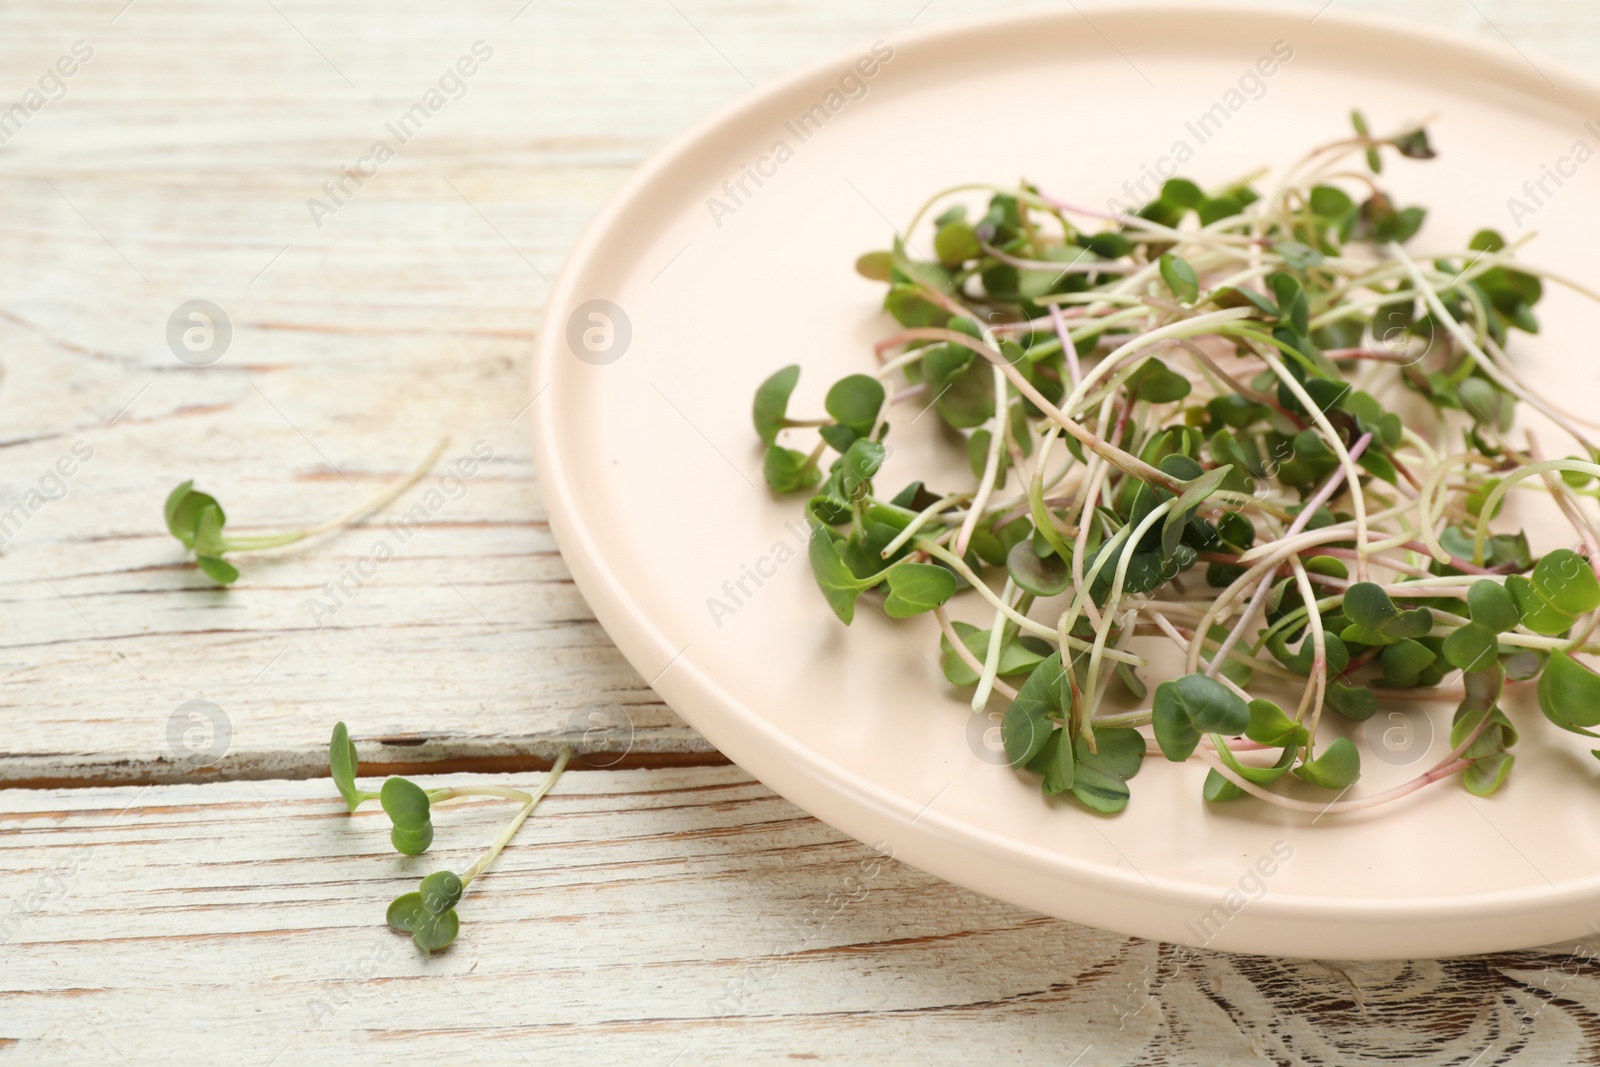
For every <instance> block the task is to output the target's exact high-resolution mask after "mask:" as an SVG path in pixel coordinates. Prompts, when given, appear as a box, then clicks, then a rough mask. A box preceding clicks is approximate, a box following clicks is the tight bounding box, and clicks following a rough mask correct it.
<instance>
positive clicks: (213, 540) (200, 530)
mask: <svg viewBox="0 0 1600 1067" xmlns="http://www.w3.org/2000/svg"><path fill="white" fill-rule="evenodd" d="M449 443H450V440H449V438H445V439H444V440H442V441H440V442H439V443H438V444H437V445H436V446H434V449H433V451H432V452H430V453H429V454H428V458H427V459H425V460H423V462H422V464H421V465H420V466H418V467H417V469H416V470H414V471H412V472H411V473H410V474H408V475H407V476H406V477H405V478H403V479H401V480H400V481H398V482H396V483H395V484H394V485H391V486H389V487H388V488H386V489H384V490H383V492H381V493H379V494H378V495H377V496H375V497H373V498H372V499H371V500H368V501H366V502H364V503H361V504H358V505H356V506H355V507H354V508H351V509H350V510H349V511H347V512H345V513H344V514H343V515H340V516H338V517H337V518H333V519H329V520H328V521H327V522H324V523H319V524H318V525H316V526H309V527H306V528H305V529H303V530H287V531H284V532H282V533H272V534H258V535H255V536H248V535H247V536H244V537H227V536H224V535H223V532H222V528H223V527H224V526H225V525H226V524H227V522H228V517H227V515H226V514H225V513H224V512H223V510H222V505H221V504H219V503H217V498H216V497H214V496H212V495H211V494H209V493H202V492H201V491H200V490H198V489H196V488H195V487H194V481H193V480H192V479H191V480H190V481H187V482H183V483H181V484H179V485H178V486H177V487H176V488H175V489H173V490H172V492H171V493H168V494H167V502H166V506H165V508H164V511H165V514H166V520H167V529H168V531H170V532H171V534H172V536H173V537H176V538H177V539H178V540H179V541H181V542H182V543H183V547H184V548H187V549H190V550H192V551H193V552H194V559H195V562H196V563H197V564H199V566H200V569H201V570H202V571H204V572H205V575H206V577H208V578H210V579H211V580H212V581H214V582H216V583H217V584H218V585H232V584H233V583H234V582H235V581H236V580H238V577H239V569H238V568H237V567H235V566H234V565H233V564H232V563H229V562H228V561H227V560H225V559H223V558H222V557H223V556H225V555H227V554H228V553H230V552H259V551H262V550H264V549H269V548H282V547H284V546H285V545H292V544H294V543H295V542H296V541H304V540H305V539H306V538H308V537H316V536H317V535H318V534H325V533H329V532H330V531H333V530H337V529H339V528H340V527H343V526H348V525H350V524H351V523H354V522H359V521H360V520H361V519H363V518H365V517H366V516H368V515H370V514H372V513H373V512H375V511H378V510H380V509H382V508H384V507H387V506H388V505H389V503H390V502H391V501H393V500H394V499H395V498H396V497H398V496H399V495H400V494H401V493H403V492H405V491H406V490H407V489H409V488H411V487H412V486H413V485H415V484H416V483H417V482H418V481H419V480H421V478H422V476H423V475H424V474H427V473H428V471H429V470H430V469H431V468H432V467H433V465H434V464H435V463H436V462H438V459H439V457H440V456H442V455H443V454H444V450H445V446H447V445H448V444H449Z"/></svg>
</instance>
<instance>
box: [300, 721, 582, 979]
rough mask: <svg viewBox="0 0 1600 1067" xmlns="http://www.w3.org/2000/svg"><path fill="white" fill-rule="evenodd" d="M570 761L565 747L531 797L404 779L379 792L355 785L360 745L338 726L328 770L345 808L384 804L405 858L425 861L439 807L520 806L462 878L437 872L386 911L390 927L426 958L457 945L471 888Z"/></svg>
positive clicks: (387, 784) (389, 781) (487, 788)
mask: <svg viewBox="0 0 1600 1067" xmlns="http://www.w3.org/2000/svg"><path fill="white" fill-rule="evenodd" d="M571 758H572V750H571V749H569V748H567V747H566V746H565V745H563V746H561V751H560V754H559V755H558V756H557V757H556V761H555V764H554V765H553V766H552V767H551V768H550V773H549V774H547V775H545V778H544V781H543V782H542V783H540V785H539V788H538V789H536V790H535V791H534V792H532V793H526V792H523V791H522V790H520V789H510V788H507V787H506V786H498V785H461V786H445V787H442V788H439V789H424V788H422V787H421V786H419V785H417V784H416V783H415V782H412V781H411V780H409V779H406V778H399V777H390V778H386V779H384V782H383V786H382V788H380V789H379V791H378V792H376V793H374V792H370V791H367V790H363V789H360V788H358V787H357V786H356V774H357V772H358V770H359V764H358V761H357V758H356V747H355V743H354V742H353V741H351V740H350V732H349V730H348V729H346V727H345V724H344V723H342V722H339V723H335V724H334V727H333V736H332V738H331V739H330V740H329V742H328V771H329V773H330V774H331V775H332V777H333V784H334V786H335V787H336V788H337V789H338V790H339V795H340V796H341V797H343V798H344V802H345V807H346V809H347V810H348V811H350V812H354V811H355V810H356V809H357V808H358V807H360V806H361V805H362V804H363V803H365V802H366V801H369V800H377V801H379V802H380V803H381V804H382V806H383V810H384V812H385V813H386V814H387V815H388V816H389V821H390V829H389V840H390V843H391V844H392V845H393V846H394V849H395V851H396V852H399V853H401V854H402V855H406V856H420V855H421V854H422V853H424V852H426V851H427V850H428V847H429V846H430V845H431V844H432V843H433V806H434V805H435V804H438V803H441V802H443V801H446V800H452V799H455V798H456V797H498V798H501V799H504V800H514V801H517V802H518V808H517V812H516V814H515V815H514V816H512V818H511V821H510V822H509V823H507V825H506V827H505V829H504V830H503V831H502V832H501V834H500V836H499V837H498V838H496V839H495V841H494V843H493V844H491V845H490V846H489V847H488V849H486V850H485V851H484V853H483V854H482V855H481V856H479V857H478V859H477V860H476V861H475V862H474V863H473V864H472V866H470V867H468V868H467V869H466V870H465V871H463V872H462V873H460V874H456V873H455V872H453V871H449V870H439V871H434V872H433V873H431V874H429V875H426V876H425V877H424V878H423V879H422V884H421V885H420V886H419V887H418V889H417V891H416V892H413V893H402V894H401V895H400V896H398V897H396V898H395V899H394V900H393V901H392V902H391V903H390V904H389V909H388V912H387V919H388V922H389V925H390V926H392V927H394V928H395V929H396V930H399V931H401V932H402V933H408V934H410V935H411V940H412V941H413V942H414V943H415V944H416V946H417V947H418V948H419V949H421V950H422V951H423V952H424V953H431V952H434V951H436V950H438V949H441V948H444V947H446V946H447V945H449V944H450V943H451V942H452V941H454V940H455V939H456V934H457V933H458V932H459V931H460V929H461V920H460V917H459V916H458V915H457V914H456V910H455V908H456V904H457V903H458V902H459V901H460V900H461V895H462V893H463V892H465V891H466V888H467V886H469V885H471V884H472V881H473V879H475V878H477V877H478V876H479V875H480V874H482V873H483V872H484V871H485V870H486V869H488V867H489V864H491V863H493V862H494V860H495V857H496V856H498V855H500V852H501V850H502V849H504V848H505V847H506V845H507V844H509V843H510V841H511V839H512V838H513V837H514V836H516V833H517V831H518V830H519V829H521V827H522V824H523V823H524V822H526V821H527V819H528V816H529V815H531V814H533V809H534V808H536V807H538V806H539V801H541V800H543V799H544V795H545V794H546V793H548V792H549V791H550V788H551V787H552V786H554V785H555V784H556V782H557V781H558V780H559V779H560V778H561V772H562V771H564V770H565V769H566V767H567V762H568V760H570V759H571Z"/></svg>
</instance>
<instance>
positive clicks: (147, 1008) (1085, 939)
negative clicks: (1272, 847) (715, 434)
mask: <svg viewBox="0 0 1600 1067" xmlns="http://www.w3.org/2000/svg"><path fill="white" fill-rule="evenodd" d="M536 780H537V776H527V777H520V778H513V779H503V780H502V781H503V782H505V783H506V784H516V785H523V784H530V783H532V782H534V781H536ZM421 781H422V782H423V784H425V785H428V786H430V787H431V786H433V785H439V784H460V783H461V782H462V781H464V779H462V778H459V777H449V778H437V779H422V780H421ZM452 805H459V807H456V808H455V810H450V809H449V808H444V807H442V808H441V809H440V810H439V811H438V812H437V813H436V818H435V825H436V827H437V831H438V836H437V838H436V841H435V848H434V850H433V851H431V852H430V853H429V854H427V855H426V856H424V857H421V858H420V859H407V858H404V857H401V856H399V855H398V854H396V853H394V852H393V851H391V850H389V847H388V841H387V827H388V822H387V820H386V818H385V817H384V816H383V814H382V813H381V812H380V811H377V810H376V808H375V806H370V805H369V807H368V808H367V809H363V810H362V811H361V812H359V813H358V814H356V815H355V816H353V817H351V816H347V815H346V814H345V813H344V808H343V805H342V803H341V802H340V801H339V799H338V798H337V796H335V795H334V793H333V790H332V788H331V786H330V785H329V783H327V782H326V781H322V782H281V781H270V782H228V783H213V784H206V785H189V786H160V787H148V788H133V787H115V788H87V789H72V790H61V791H27V790H6V791H3V792H0V901H3V902H4V904H3V905H0V908H3V910H0V943H3V944H4V958H5V960H6V965H5V967H4V968H0V1047H5V1043H6V1042H11V1043H13V1044H12V1045H11V1051H13V1052H14V1054H15V1056H16V1057H17V1058H18V1062H27V1063H68V1062H70V1063H83V1062H111V1063H118V1062H129V1063H144V1062H158V1061H159V1062H162V1063H169V1064H188V1063H196V1064H215V1063H234V1062H237V1063H244V1064H268V1063H274V1062H275V1063H280V1064H286V1063H304V1062H310V1061H312V1060H313V1059H317V1060H320V1061H326V1062H339V1063H351V1064H363V1063H372V1064H388V1063H394V1062H397V1061H399V1060H401V1059H404V1060H405V1061H406V1062H417V1061H422V1060H424V1059H425V1058H427V1057H437V1058H439V1059H440V1060H442V1061H444V1062H451V1063H461V1064H477V1063H483V1064H504V1063H516V1062H519V1061H521V1060H523V1059H526V1060H527V1061H529V1062H541V1060H540V1058H541V1057H543V1056H545V1055H547V1054H549V1053H554V1052H561V1051H572V1052H574V1053H578V1054H581V1055H582V1056H583V1058H584V1059H585V1061H586V1062H594V1063H623V1062H654V1063H663V1064H664V1063H668V1062H678V1063H699V1062H734V1061H737V1062H770V1061H773V1060H777V1059H782V1058H786V1057H787V1058H799V1059H808V1060H809V1059H816V1060H819V1061H821V1062H828V1063H841V1064H859V1063H927V1064H947V1063H948V1064H956V1063H972V1062H990V1061H991V1060H993V1059H1004V1060H1011V1059H1013V1058H1015V1059H1017V1060H1018V1061H1019V1062H1039V1061H1043V1060H1046V1059H1048V1061H1049V1062H1059V1063H1062V1064H1067V1063H1077V1064H1079V1065H1080V1067H1091V1065H1097V1064H1126V1063H1147V1064H1217V1063H1238V1064H1242V1063H1263V1064H1265V1063H1306V1064H1338V1065H1352V1064H1366V1063H1378V1062H1383V1063H1408V1064H1424V1063H1425V1064H1446V1063H1454V1064H1467V1063H1474V1064H1478V1065H1486V1064H1503V1063H1511V1062H1516V1063H1574V1062H1592V1061H1593V1058H1594V1057H1595V1056H1597V1055H1600V970H1597V968H1596V966H1595V964H1594V962H1593V956H1592V953H1593V951H1594V950H1595V948H1596V947H1600V941H1596V942H1593V943H1590V944H1586V945H1579V946H1566V947H1564V948H1561V949H1551V950H1545V951H1533V952H1516V953H1505V954H1499V955H1493V956H1482V957H1474V958H1470V959H1460V960H1448V961H1440V962H1426V961H1422V962H1410V963H1355V964H1352V963H1336V962H1318V961H1290V960H1273V959H1264V958H1256V957H1240V956H1228V955H1224V954H1218V953H1210V952H1198V953H1188V952H1186V951H1183V950H1177V949H1175V948H1174V947H1173V946H1170V945H1160V944H1154V943H1150V942H1145V941H1139V940H1133V939H1127V938H1123V937H1120V936H1117V935H1114V934H1110V933H1106V932H1102V931H1096V930H1091V929H1087V928H1084V927H1078V926H1073V925H1071V924H1068V923H1063V922H1058V921H1055V920H1050V919H1045V918H1042V917H1040V916H1038V915H1035V914H1032V913H1029V912H1026V911H1023V910H1021V909H1018V908H1013V907H1010V906H1008V905H1003V904H999V903H996V902H994V901H990V900H986V899H984V898H981V897H979V896H976V895H974V894H972V893H968V892H966V891H964V890H960V889H956V888H954V887H952V886H949V885H947V884H944V883H942V882H940V881H938V880H936V879H933V878H931V877H928V876H927V875H924V874H922V873H920V872H918V871H916V870H913V869H912V868H910V867H907V866H905V865H903V864H900V863H898V862H896V861H894V860H893V859H880V858H879V856H878V855H877V854H875V853H874V851H873V850H872V849H870V848H868V847H866V846H864V845H861V844H858V843H856V842H853V841H850V840H847V839H845V838H843V837H841V836H840V835H839V834H837V833H835V832H834V831H832V830H830V829H828V828H827V827H825V826H823V825H822V824H820V823H818V822H816V821H815V820H813V819H810V818H809V817H807V816H805V815H804V813H802V812H801V811H799V810H798V809H796V808H795V807H793V806H792V805H790V804H789V803H787V802H786V801H783V800H781V799H780V798H778V797H776V796H774V795H773V794H772V793H770V792H769V791H768V790H766V789H765V788H763V787H762V786H760V785H759V784H758V783H755V782H753V781H752V780H751V779H749V778H748V777H747V776H746V775H744V774H743V772H741V771H739V770H738V769H736V768H732V767H723V768H690V769H667V770H655V771H586V772H573V773H570V774H568V775H567V776H566V777H565V778H563V779H562V781H561V782H560V783H559V785H558V786H557V788H556V790H555V791H554V792H553V793H552V794H551V795H550V797H549V798H548V799H547V801H546V802H545V806H544V807H542V808H541V809H540V811H539V812H538V813H537V814H536V815H535V817H534V818H533V819H531V820H530V821H529V822H528V823H527V824H526V825H525V826H524V828H523V830H522V832H521V834H520V835H519V836H518V838H517V839H516V841H515V843H514V844H513V845H512V846H511V847H510V848H509V849H508V850H507V851H506V852H505V853H504V854H503V855H502V856H501V858H500V861H499V863H498V864H497V865H496V866H495V867H494V868H492V869H491V871H490V873H489V874H487V875H485V876H484V877H483V879H482V880H481V881H480V882H478V883H477V884H475V885H474V886H472V887H471V888H469V890H468V893H467V895H466V897H465V898H464V899H463V901H462V903H461V905H460V913H461V915H462V918H463V925H462V933H461V937H460V940H459V941H458V942H457V943H456V944H455V945H454V946H453V947H451V948H450V949H449V950H447V951H445V952H443V953H440V954H438V955H436V956H435V957H434V958H432V959H428V960H424V959H422V958H421V957H420V956H419V955H418V954H417V953H416V952H415V951H414V950H413V948H412V946H411V944H410V942H409V940H407V939H406V938H405V937H404V936H403V935H399V934H395V933H392V932H391V931H389V930H388V929H387V928H386V927H385V926H384V925H383V918H382V917H383V911H384V908H385V906H386V904H387V902H388V901H389V900H390V899H391V898H392V897H393V896H395V895H396V894H399V893H402V892H406V891H409V890H410V889H412V888H414V887H415V885H416V880H417V878H418V877H419V875H420V874H421V873H423V872H426V871H428V870H432V869H438V868H439V867H442V866H447V865H448V866H452V867H454V868H455V869H461V868H462V867H464V866H465V865H466V864H468V863H469V862H470V861H471V859H472V858H473V857H474V856H475V855H476V850H477V849H478V848H479V847H481V846H482V844H483V843H485V842H486V841H487V840H489V839H490V838H491V837H492V836H493V835H494V833H495V832H496V831H497V830H498V828H499V826H500V825H501V822H502V820H503V819H504V818H505V816H506V814H507V805H505V804H503V803H495V802H477V801H473V802H462V801H456V802H452ZM885 851H887V847H886V848H885ZM1574 950H1576V951H1574ZM675 1056H676V1057H678V1058H677V1059H676V1060H675V1061H674V1057H675ZM1075 1057H1076V1059H1075ZM1475 1057H1476V1058H1475Z"/></svg>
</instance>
